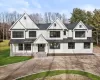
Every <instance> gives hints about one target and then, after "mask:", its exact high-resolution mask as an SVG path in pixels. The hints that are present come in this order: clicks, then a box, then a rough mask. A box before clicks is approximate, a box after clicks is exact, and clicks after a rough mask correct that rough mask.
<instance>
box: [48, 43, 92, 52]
mask: <svg viewBox="0 0 100 80" xmlns="http://www.w3.org/2000/svg"><path fill="white" fill-rule="evenodd" d="M90 46H91V47H90V49H84V43H75V49H68V43H61V44H60V49H49V53H66V54H74V53H77V54H81V53H83V54H87V53H93V43H91V45H90Z"/></svg>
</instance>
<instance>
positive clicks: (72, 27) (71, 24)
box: [36, 22, 93, 30]
mask: <svg viewBox="0 0 100 80" xmlns="http://www.w3.org/2000/svg"><path fill="white" fill-rule="evenodd" d="M78 23H79V22H75V23H70V24H64V25H65V26H66V28H68V29H69V30H72V29H74V28H75V26H76V25H77V24H78ZM36 25H37V26H38V27H39V29H40V30H46V29H47V28H48V27H49V26H50V25H51V23H45V24H36ZM85 26H87V28H88V29H93V27H91V26H88V25H86V24H85Z"/></svg>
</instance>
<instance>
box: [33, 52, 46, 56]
mask: <svg viewBox="0 0 100 80" xmlns="http://www.w3.org/2000/svg"><path fill="white" fill-rule="evenodd" d="M46 56H47V54H46V53H45V52H37V53H35V54H34V57H46Z"/></svg>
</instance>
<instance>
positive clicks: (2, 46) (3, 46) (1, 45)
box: [0, 40, 9, 51]
mask: <svg viewBox="0 0 100 80" xmlns="http://www.w3.org/2000/svg"><path fill="white" fill-rule="evenodd" d="M6 49H9V40H4V41H3V42H0V51H3V50H6Z"/></svg>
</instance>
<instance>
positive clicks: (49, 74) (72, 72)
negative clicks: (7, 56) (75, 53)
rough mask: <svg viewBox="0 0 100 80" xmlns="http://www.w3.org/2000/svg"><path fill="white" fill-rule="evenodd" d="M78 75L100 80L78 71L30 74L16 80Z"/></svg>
mask: <svg viewBox="0 0 100 80" xmlns="http://www.w3.org/2000/svg"><path fill="white" fill-rule="evenodd" d="M64 73H65V74H78V75H82V76H86V77H88V78H90V79H91V80H100V77H99V76H96V75H94V74H91V73H88V72H83V71H78V70H54V71H46V72H41V73H37V74H32V75H29V76H26V77H22V78H19V79H17V80H34V79H37V78H43V77H47V76H55V75H59V74H64Z"/></svg>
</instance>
